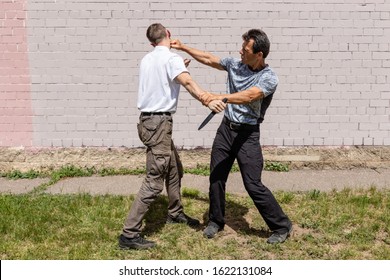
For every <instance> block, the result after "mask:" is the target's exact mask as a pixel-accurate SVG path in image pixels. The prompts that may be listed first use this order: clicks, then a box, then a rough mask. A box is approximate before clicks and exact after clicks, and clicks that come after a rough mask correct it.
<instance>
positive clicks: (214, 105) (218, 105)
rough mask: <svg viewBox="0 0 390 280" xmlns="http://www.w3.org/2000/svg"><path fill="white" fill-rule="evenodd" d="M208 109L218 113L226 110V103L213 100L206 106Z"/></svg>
mask: <svg viewBox="0 0 390 280" xmlns="http://www.w3.org/2000/svg"><path fill="white" fill-rule="evenodd" d="M207 107H209V109H210V110H211V111H213V112H215V113H220V112H222V111H223V110H225V108H226V103H225V102H223V101H222V100H213V101H211V102H210V103H209V105H208V106H207Z"/></svg>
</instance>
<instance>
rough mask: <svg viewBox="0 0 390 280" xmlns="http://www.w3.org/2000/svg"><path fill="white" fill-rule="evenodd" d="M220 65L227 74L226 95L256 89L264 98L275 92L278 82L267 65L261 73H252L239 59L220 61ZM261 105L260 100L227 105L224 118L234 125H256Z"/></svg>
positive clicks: (228, 58) (229, 58) (230, 58)
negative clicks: (234, 123)
mask: <svg viewBox="0 0 390 280" xmlns="http://www.w3.org/2000/svg"><path fill="white" fill-rule="evenodd" d="M220 64H221V66H222V67H223V68H224V69H225V70H226V71H227V72H228V77H227V92H228V93H235V92H239V91H243V90H247V89H249V88H251V87H258V88H259V89H260V90H261V91H262V92H263V93H264V97H267V96H269V95H271V94H273V93H274V92H275V91H276V87H277V85H278V82H279V80H278V77H277V75H276V73H275V72H274V71H273V70H272V69H271V68H270V67H269V66H268V65H267V66H266V67H265V68H264V69H262V70H261V71H258V72H254V71H252V70H251V69H249V67H248V65H246V64H243V63H242V62H241V60H240V59H236V58H232V57H227V58H223V59H221V61H220ZM261 103H262V99H260V100H256V101H253V102H251V103H249V104H228V106H227V110H225V116H226V117H227V118H228V119H229V120H230V121H233V122H236V123H243V124H252V125H253V124H257V123H258V120H259V118H260V110H261Z"/></svg>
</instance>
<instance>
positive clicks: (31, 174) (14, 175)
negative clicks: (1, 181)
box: [0, 169, 47, 180]
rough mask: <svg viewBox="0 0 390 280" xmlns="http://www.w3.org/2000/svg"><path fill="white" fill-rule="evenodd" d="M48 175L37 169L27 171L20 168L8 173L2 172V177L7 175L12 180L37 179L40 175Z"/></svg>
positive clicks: (0, 174) (0, 175)
mask: <svg viewBox="0 0 390 280" xmlns="http://www.w3.org/2000/svg"><path fill="white" fill-rule="evenodd" d="M45 176H47V175H46V174H45V173H42V172H38V171H35V170H32V169H31V170H29V171H27V172H21V171H20V170H12V171H10V172H6V173H0V177H5V178H7V179H10V180H17V179H36V178H39V177H45Z"/></svg>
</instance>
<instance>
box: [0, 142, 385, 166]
mask: <svg viewBox="0 0 390 280" xmlns="http://www.w3.org/2000/svg"><path fill="white" fill-rule="evenodd" d="M210 151H211V150H210V149H193V150H179V154H180V157H181V159H182V162H183V165H184V167H186V168H192V167H196V166H197V165H198V164H201V165H204V164H206V165H207V164H209V160H210ZM263 154H264V159H265V160H267V161H271V162H281V163H286V164H288V165H289V167H290V169H337V170H340V169H353V168H373V169H375V168H390V146H379V147H373V146H370V147H263ZM65 165H74V166H78V167H95V168H96V169H102V168H115V169H119V168H126V169H134V168H137V167H144V165H145V149H144V148H42V149H27V148H0V172H8V171H11V170H20V171H24V172H25V171H28V170H37V171H44V170H50V169H56V168H59V167H61V166H65Z"/></svg>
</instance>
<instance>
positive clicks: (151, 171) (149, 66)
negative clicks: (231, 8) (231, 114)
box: [119, 23, 226, 249]
mask: <svg viewBox="0 0 390 280" xmlns="http://www.w3.org/2000/svg"><path fill="white" fill-rule="evenodd" d="M146 36H147V38H148V39H149V41H150V42H151V44H152V46H153V47H154V50H153V51H152V52H150V53H148V54H147V55H145V57H144V58H143V59H142V61H141V65H140V75H139V89H138V103H137V106H138V109H139V110H140V111H141V115H140V119H139V124H138V127H137V128H138V135H139V137H140V139H141V141H142V142H143V143H144V145H145V146H146V147H147V152H146V178H145V179H144V181H143V183H142V186H141V188H140V190H139V192H138V194H137V197H136V198H135V200H134V202H133V204H132V206H131V209H130V212H129V214H128V217H127V219H126V221H125V224H124V227H123V231H122V234H121V235H120V236H119V247H120V248H122V249H148V248H151V247H154V246H155V245H156V244H155V243H154V242H153V241H149V240H146V239H144V238H142V237H141V236H140V233H141V226H142V220H143V218H144V216H145V214H146V212H147V211H148V209H149V206H150V204H151V203H152V202H153V201H154V200H155V198H156V197H157V196H158V195H159V194H160V193H161V192H162V190H163V188H164V181H165V186H166V190H167V194H168V200H169V202H168V217H167V220H166V223H185V224H187V225H189V226H191V227H195V226H198V225H199V221H198V220H196V219H193V218H191V217H189V216H187V215H186V214H185V213H184V211H183V206H182V204H181V196H180V187H181V178H182V177H183V167H182V164H181V161H180V158H179V156H178V153H177V151H176V148H175V145H174V143H173V141H172V114H173V113H175V112H176V108H177V102H178V97H179V91H180V85H182V86H184V87H185V89H186V90H187V91H188V92H189V93H190V94H191V95H192V96H193V97H194V98H196V99H197V100H199V101H201V100H202V96H203V95H205V94H206V92H205V91H203V90H202V89H201V88H200V87H199V86H198V84H197V83H196V82H195V81H194V80H193V79H192V78H191V76H190V75H189V73H188V70H187V68H186V65H185V62H184V60H183V58H182V57H180V56H179V55H178V54H176V53H173V52H171V51H170V32H169V30H167V29H166V28H165V27H164V26H163V25H161V24H159V23H155V24H152V25H151V26H149V28H148V29H147V32H146ZM187 63H189V62H188V61H187ZM206 95H207V94H206ZM207 106H208V107H209V108H210V109H211V110H213V111H215V112H221V111H223V110H224V109H225V107H226V105H225V103H223V102H222V101H220V100H215V101H212V102H210V103H209V104H208V105H207Z"/></svg>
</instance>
